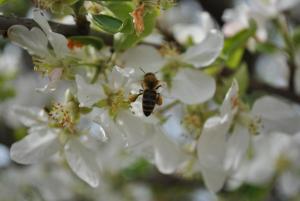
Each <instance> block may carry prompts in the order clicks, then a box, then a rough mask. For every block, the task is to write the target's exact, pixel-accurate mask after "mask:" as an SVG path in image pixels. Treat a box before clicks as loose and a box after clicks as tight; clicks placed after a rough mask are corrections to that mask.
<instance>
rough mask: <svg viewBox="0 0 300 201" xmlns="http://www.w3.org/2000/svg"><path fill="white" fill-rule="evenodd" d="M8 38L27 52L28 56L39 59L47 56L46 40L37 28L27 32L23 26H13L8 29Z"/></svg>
mask: <svg viewBox="0 0 300 201" xmlns="http://www.w3.org/2000/svg"><path fill="white" fill-rule="evenodd" d="M8 38H9V39H10V40H11V41H12V42H14V43H17V44H18V45H19V46H21V47H23V48H24V49H26V50H28V52H29V53H30V54H33V55H37V56H40V57H46V56H47V55H48V54H49V52H48V48H47V44H48V40H47V38H46V35H45V33H43V31H42V30H41V29H39V28H36V27H34V28H32V29H31V30H29V29H27V27H25V26H23V25H14V26H12V27H10V28H9V29H8Z"/></svg>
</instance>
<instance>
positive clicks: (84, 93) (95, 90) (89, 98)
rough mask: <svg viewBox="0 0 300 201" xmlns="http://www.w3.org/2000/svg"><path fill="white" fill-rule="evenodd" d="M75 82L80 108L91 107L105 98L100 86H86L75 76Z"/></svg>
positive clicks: (86, 84) (80, 78) (81, 79)
mask: <svg viewBox="0 0 300 201" xmlns="http://www.w3.org/2000/svg"><path fill="white" fill-rule="evenodd" d="M75 80H76V85H77V96H78V100H79V102H80V106H83V107H91V106H92V105H93V104H94V103H96V102H98V101H99V100H100V99H101V98H104V97H105V96H104V92H103V90H102V87H101V85H98V84H93V85H92V84H88V83H87V82H86V81H85V80H84V79H83V77H81V76H80V75H76V77H75Z"/></svg>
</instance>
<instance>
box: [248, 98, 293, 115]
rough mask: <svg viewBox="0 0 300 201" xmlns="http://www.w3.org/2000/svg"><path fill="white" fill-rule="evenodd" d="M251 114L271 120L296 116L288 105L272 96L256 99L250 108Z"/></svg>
mask: <svg viewBox="0 0 300 201" xmlns="http://www.w3.org/2000/svg"><path fill="white" fill-rule="evenodd" d="M252 113H253V114H256V115H259V116H261V117H263V118H267V119H272V120H278V119H282V118H287V117H292V116H295V114H296V113H295V110H294V109H293V107H291V105H290V104H288V103H287V102H284V101H282V100H280V99H278V98H275V97H272V96H264V97H262V98H259V99H257V100H256V101H255V103H254V105H253V107H252Z"/></svg>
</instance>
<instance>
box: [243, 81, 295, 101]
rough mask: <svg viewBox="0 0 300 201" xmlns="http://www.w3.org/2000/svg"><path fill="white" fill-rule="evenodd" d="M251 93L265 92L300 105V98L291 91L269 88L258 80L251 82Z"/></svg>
mask: <svg viewBox="0 0 300 201" xmlns="http://www.w3.org/2000/svg"><path fill="white" fill-rule="evenodd" d="M249 91H250V92H251V91H264V92H268V93H270V94H273V95H277V96H280V97H283V98H286V99H288V100H290V101H293V102H296V103H300V96H299V95H297V94H295V93H293V92H291V91H290V90H289V89H281V88H275V87H272V86H269V85H267V84H264V83H261V82H258V81H256V80H251V82H250V86H249Z"/></svg>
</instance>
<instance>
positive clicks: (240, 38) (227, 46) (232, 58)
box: [222, 22, 256, 69]
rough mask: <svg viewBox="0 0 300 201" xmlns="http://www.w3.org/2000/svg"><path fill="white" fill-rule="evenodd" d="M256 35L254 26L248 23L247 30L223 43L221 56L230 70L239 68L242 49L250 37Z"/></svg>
mask: <svg viewBox="0 0 300 201" xmlns="http://www.w3.org/2000/svg"><path fill="white" fill-rule="evenodd" d="M255 33H256V24H255V23H254V22H251V23H250V27H249V28H248V29H244V30H242V31H240V32H239V33H237V34H236V35H234V36H232V37H230V38H227V39H226V40H225V43H224V48H223V52H222V54H223V56H224V57H225V58H226V65H228V67H230V68H233V69H234V68H236V67H238V66H239V64H240V61H241V58H242V56H243V54H244V48H245V46H246V44H247V42H248V40H249V38H251V37H252V36H254V35H255Z"/></svg>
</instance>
